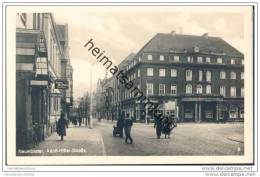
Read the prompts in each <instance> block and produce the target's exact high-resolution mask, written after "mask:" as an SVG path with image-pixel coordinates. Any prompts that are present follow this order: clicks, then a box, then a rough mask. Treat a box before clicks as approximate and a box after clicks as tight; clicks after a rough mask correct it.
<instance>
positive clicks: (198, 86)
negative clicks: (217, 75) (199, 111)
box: [197, 85, 202, 94]
mask: <svg viewBox="0 0 260 177" xmlns="http://www.w3.org/2000/svg"><path fill="white" fill-rule="evenodd" d="M197 94H202V85H197Z"/></svg>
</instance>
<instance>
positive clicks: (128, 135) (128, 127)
mask: <svg viewBox="0 0 260 177" xmlns="http://www.w3.org/2000/svg"><path fill="white" fill-rule="evenodd" d="M132 126H133V120H132V119H131V118H130V117H129V114H128V113H127V114H126V118H125V121H124V128H125V143H128V139H129V140H130V144H132V143H133V139H132V137H131V129H132Z"/></svg>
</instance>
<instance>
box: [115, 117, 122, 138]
mask: <svg viewBox="0 0 260 177" xmlns="http://www.w3.org/2000/svg"><path fill="white" fill-rule="evenodd" d="M116 126H117V128H118V131H119V137H120V138H123V136H124V135H123V129H124V113H122V115H121V116H120V117H119V119H118V120H117V124H116Z"/></svg>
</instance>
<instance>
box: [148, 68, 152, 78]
mask: <svg viewBox="0 0 260 177" xmlns="http://www.w3.org/2000/svg"><path fill="white" fill-rule="evenodd" d="M147 76H153V68H147Z"/></svg>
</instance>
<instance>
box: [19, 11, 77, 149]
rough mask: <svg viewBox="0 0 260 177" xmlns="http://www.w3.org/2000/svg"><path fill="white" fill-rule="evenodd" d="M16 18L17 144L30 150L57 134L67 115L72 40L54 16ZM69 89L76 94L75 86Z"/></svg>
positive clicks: (23, 14)
mask: <svg viewBox="0 0 260 177" xmlns="http://www.w3.org/2000/svg"><path fill="white" fill-rule="evenodd" d="M16 17H17V18H16V20H17V21H16V22H17V26H16V142H17V143H16V144H17V148H28V147H29V146H30V145H31V144H32V143H34V142H35V141H42V140H44V138H45V137H46V136H48V135H50V134H51V133H53V132H55V129H56V121H57V120H58V118H59V117H60V113H61V111H64V112H65V113H66V110H62V107H63V106H62V100H64V98H66V97H67V95H66V94H64V89H66V87H67V86H66V81H67V76H68V75H69V76H70V77H69V79H68V80H69V81H70V83H72V71H73V70H72V67H71V66H70V64H69V56H68V43H67V42H68V40H67V39H66V35H65V36H64V35H63V34H60V33H62V32H63V31H62V30H60V27H58V26H57V25H56V24H55V21H54V18H53V16H52V14H51V13H18V14H17V16H16ZM66 30H67V29H66ZM63 37H64V38H63ZM63 41H65V42H63ZM64 63H67V64H64ZM68 67H69V68H70V71H68V72H67V71H65V70H66V68H68ZM58 80H60V81H61V82H60V83H59V86H57V84H58V83H57V81H58ZM64 84H65V85H64ZM68 89H69V90H70V91H69V92H70V93H72V87H70V86H69V87H68ZM70 97H71V95H70ZM70 103H71V102H70Z"/></svg>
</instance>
